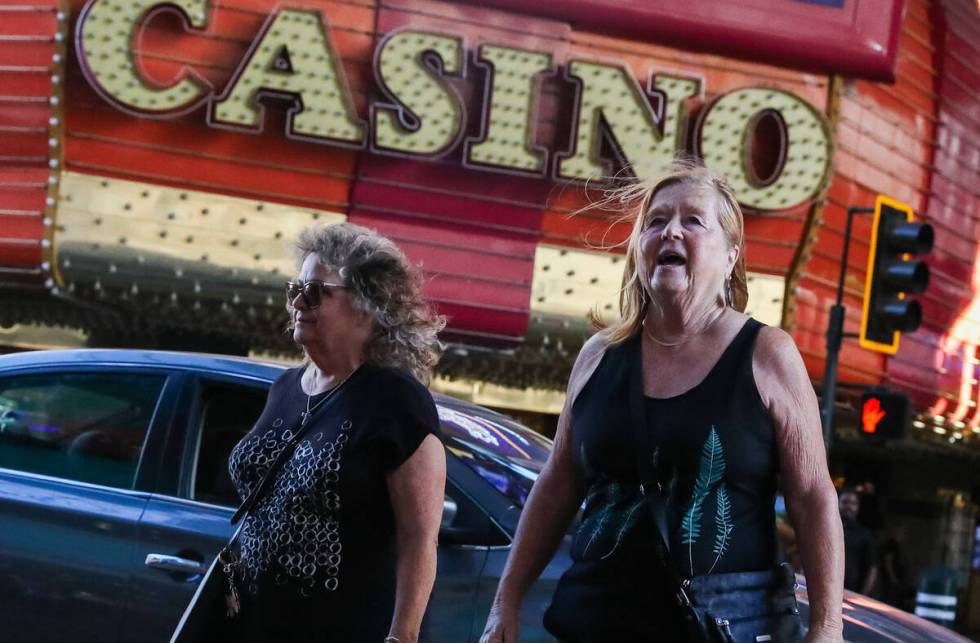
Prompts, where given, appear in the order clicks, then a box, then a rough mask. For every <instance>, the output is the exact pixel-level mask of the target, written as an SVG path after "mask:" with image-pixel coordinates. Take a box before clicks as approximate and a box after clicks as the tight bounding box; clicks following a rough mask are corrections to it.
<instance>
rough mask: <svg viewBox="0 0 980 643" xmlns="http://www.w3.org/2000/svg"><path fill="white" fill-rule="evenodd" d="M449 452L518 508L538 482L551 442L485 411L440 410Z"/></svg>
mask: <svg viewBox="0 0 980 643" xmlns="http://www.w3.org/2000/svg"><path fill="white" fill-rule="evenodd" d="M439 419H440V420H442V430H443V432H444V433H445V435H446V437H447V438H448V439H447V447H448V448H449V450H450V451H451V452H452V453H453V454H454V455H456V456H457V457H458V458H459V459H460V460H462V461H463V462H464V463H465V464H466V465H467V466H468V467H470V468H471V469H473V471H475V472H476V473H477V474H479V475H480V477H482V478H483V479H484V480H486V481H487V482H489V483H490V484H491V485H493V487H494V488H496V489H497V490H498V491H500V493H502V494H504V495H505V496H507V498H509V499H510V500H511V501H513V502H514V504H516V505H517V506H519V507H523V506H524V502H525V501H526V500H527V496H528V494H529V493H530V492H531V485H533V484H534V481H535V480H537V478H538V474H539V473H541V468H542V467H543V466H544V463H545V460H547V459H548V454H549V453H550V452H551V440H549V439H548V438H546V437H544V436H542V435H539V434H537V433H535V432H534V431H532V430H531V429H529V428H527V427H525V426H521V425H520V424H517V423H516V422H514V421H513V420H510V419H509V418H507V417H504V416H503V415H499V414H497V413H493V412H492V411H486V410H484V409H466V410H465V411H464V410H460V409H454V408H449V407H445V406H440V407H439Z"/></svg>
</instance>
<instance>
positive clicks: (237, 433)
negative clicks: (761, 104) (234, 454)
mask: <svg viewBox="0 0 980 643" xmlns="http://www.w3.org/2000/svg"><path fill="white" fill-rule="evenodd" d="M267 393H268V392H267V390H266V389H265V388H254V387H249V386H235V385H231V384H224V383H219V382H209V381H204V382H202V384H201V407H200V408H201V416H200V426H201V430H200V432H199V434H198V440H197V453H196V454H195V458H194V469H193V471H194V476H193V480H192V483H191V487H190V488H191V493H192V498H193V499H194V500H199V501H201V502H208V503H211V504H215V505H224V506H227V507H237V506H238V505H239V504H240V503H241V499H240V498H239V497H238V492H237V491H235V486H234V485H233V484H232V482H231V477H230V476H229V474H228V456H229V455H230V454H231V450H232V449H233V448H235V445H236V444H238V442H239V441H240V440H241V439H242V438H243V437H244V436H245V434H246V433H248V432H249V431H250V430H252V427H253V426H255V422H256V420H258V419H259V416H260V415H262V409H263V408H264V407H265V399H266V396H267Z"/></svg>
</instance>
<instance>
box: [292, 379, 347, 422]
mask: <svg viewBox="0 0 980 643" xmlns="http://www.w3.org/2000/svg"><path fill="white" fill-rule="evenodd" d="M359 368H360V366H357V367H356V368H355V369H354V370H353V371H351V372H350V373H348V374H347V377H345V378H344V379H342V380H340V383H339V384H337V385H336V386H334V387H333V388H332V389H330V390H329V391H327V393H326V395H325V396H324V397H323V399H322V400H320V401H319V402H317V403H316V404H314V405H313V408H310V402H311V401H312V400H313V394H312V393H307V394H306V410H305V411H302V412H301V413H300V414H301V415H302V416H303V419H302V420H300V423H299V426H300V428H303V427H304V426H306V421H307V420H309V419H310V415H312V414H313V412H314V411H316V410H317V409H318V408H320V407H321V406H323V403H324V402H326V401H327V400H329V399H330V398H332V397H333V396H334V395H335V394H336V393H337V392H338V391H339V390H340V387H342V386H343V385H344V384H346V383H347V380H349V379H350V378H351V376H352V375H353V374H354V373H356V372H357V369H359Z"/></svg>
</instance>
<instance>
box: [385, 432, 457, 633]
mask: <svg viewBox="0 0 980 643" xmlns="http://www.w3.org/2000/svg"><path fill="white" fill-rule="evenodd" d="M445 492H446V450H445V449H444V448H443V446H442V443H441V442H439V438H437V437H436V436H434V435H429V436H426V438H425V439H424V440H422V444H421V445H419V448H418V449H416V451H415V453H413V454H412V456H411V457H409V458H408V460H406V461H405V462H403V463H402V464H401V466H399V467H398V468H397V469H395V470H394V471H392V472H391V473H390V474H388V493H389V495H390V496H391V507H392V509H393V511H394V514H395V539H396V548H397V552H398V562H397V570H396V583H397V584H396V587H395V613H394V615H393V617H392V621H391V630H390V633H391V636H394V637H396V638H397V639H398V640H399V641H401V643H416V641H418V639H419V629H420V628H421V626H422V616H423V615H424V614H425V606H426V605H427V604H428V602H429V595H430V594H431V593H432V584H433V583H434V582H435V578H436V549H437V546H438V544H439V524H440V522H441V520H442V509H443V500H444V498H445Z"/></svg>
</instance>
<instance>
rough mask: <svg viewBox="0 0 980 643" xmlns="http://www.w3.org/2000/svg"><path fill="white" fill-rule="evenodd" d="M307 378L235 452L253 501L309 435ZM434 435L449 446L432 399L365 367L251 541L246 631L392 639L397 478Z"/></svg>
mask: <svg viewBox="0 0 980 643" xmlns="http://www.w3.org/2000/svg"><path fill="white" fill-rule="evenodd" d="M302 372H303V369H301V368H295V369H290V370H288V371H286V372H285V373H283V375H282V376H280V378H279V379H278V380H277V381H276V382H275V383H274V384H273V386H272V388H271V389H270V391H269V397H268V400H267V402H266V406H265V409H264V410H263V412H262V415H261V416H260V417H259V419H258V421H257V422H256V424H255V427H254V428H253V429H252V430H251V432H249V433H248V434H247V435H246V436H245V437H244V438H243V439H242V441H241V442H239V444H238V445H237V446H236V447H235V448H234V449H233V451H232V453H231V457H230V458H229V462H228V468H229V472H230V474H231V478H232V481H233V482H234V483H235V486H236V488H237V490H238V493H239V495H240V496H241V497H242V498H243V499H244V498H245V497H247V495H248V493H249V492H250V491H251V490H252V489H253V488H254V487H255V486H256V485H258V484H259V482H260V481H261V480H262V478H263V477H264V475H265V473H266V472H267V471H268V469H269V467H270V465H271V464H272V462H274V461H275V459H276V456H277V455H278V453H279V452H280V451H281V450H282V448H283V447H284V445H285V443H286V442H287V441H288V440H289V439H290V438H291V437H293V435H294V433H295V432H296V431H297V430H299V428H300V420H301V414H302V412H303V411H305V410H306V408H307V403H308V400H307V396H306V394H305V393H304V392H303V391H302V388H301V385H300V379H301V376H302ZM324 395H326V394H324ZM323 397H324V396H323V395H321V396H314V398H313V399H312V400H311V406H312V405H315V404H317V402H318V401H319V400H321V399H323ZM430 433H431V434H435V435H436V436H439V435H440V434H439V417H438V413H437V411H436V407H435V404H434V402H433V400H432V396H431V395H430V394H429V392H428V390H427V389H426V388H425V387H424V386H423V385H422V384H421V383H420V382H418V381H417V380H416V379H415V378H414V377H413V376H412V375H410V374H409V373H407V372H405V371H402V370H397V369H392V368H382V367H378V366H373V365H367V364H366V365H364V366H362V367H361V368H360V369H358V371H357V372H356V373H355V374H354V375H353V376H351V378H350V379H349V380H348V381H347V382H346V383H345V384H344V385H343V388H341V389H340V390H338V392H337V394H336V396H335V398H334V399H330V400H327V401H326V402H325V403H324V405H323V407H322V408H320V409H319V410H317V411H316V412H315V415H313V416H312V417H311V420H310V423H309V426H307V427H306V429H305V431H304V435H303V438H302V439H301V440H300V442H299V444H298V445H297V446H296V449H295V451H294V452H293V455H292V456H291V457H290V459H289V460H288V461H287V462H286V463H285V464H284V465H283V467H282V469H281V471H280V472H279V473H278V474H277V476H276V479H275V483H274V484H273V486H272V487H271V489H270V490H269V491H268V492H267V493H266V494H265V496H264V497H263V498H261V499H259V501H258V502H257V504H256V505H255V507H254V508H253V510H252V512H251V513H250V514H249V515H248V516H247V517H246V519H245V521H244V525H243V527H242V533H241V535H240V537H239V541H238V542H239V548H240V555H241V566H240V571H239V576H240V579H239V580H240V583H239V584H240V586H241V587H242V590H243V591H242V614H241V617H240V619H239V625H240V627H241V629H242V630H243V631H248V633H249V638H250V639H253V638H254V640H266V639H268V640H292V639H294V638H295V639H302V638H304V637H312V638H309V640H317V641H344V642H345V643H352V642H355V643H356V642H357V641H362V640H363V641H380V640H382V639H383V638H384V637H385V635H386V634H387V633H388V628H389V625H390V622H391V617H392V611H393V608H394V598H395V565H396V551H395V520H394V514H393V511H392V507H391V499H390V497H389V493H388V487H387V482H386V475H387V474H388V473H389V472H390V471H392V470H394V469H396V468H397V467H398V466H399V465H401V464H402V463H403V462H404V461H405V460H407V459H408V458H409V457H410V456H411V455H412V454H413V453H414V452H415V451H416V449H417V448H418V447H419V445H420V444H421V443H422V440H423V439H425V437H426V436H428V435H429V434H430ZM260 632H265V633H266V634H265V635H263V636H260V635H259V633H260Z"/></svg>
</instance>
